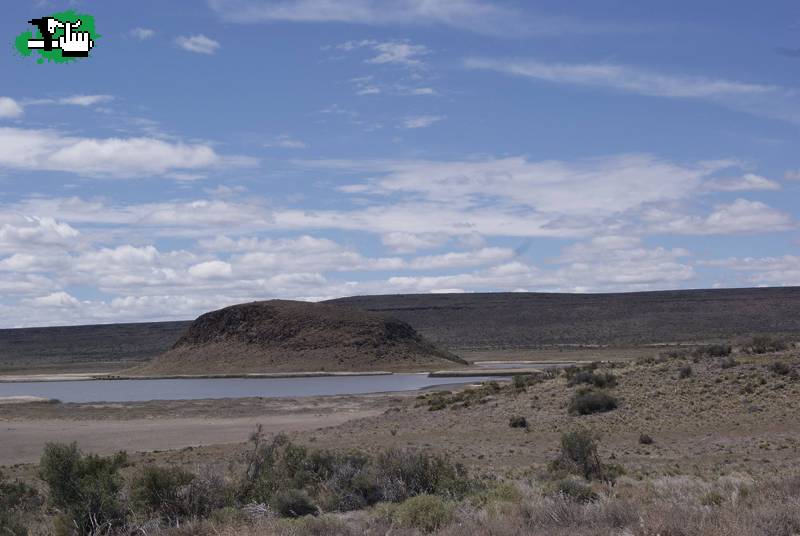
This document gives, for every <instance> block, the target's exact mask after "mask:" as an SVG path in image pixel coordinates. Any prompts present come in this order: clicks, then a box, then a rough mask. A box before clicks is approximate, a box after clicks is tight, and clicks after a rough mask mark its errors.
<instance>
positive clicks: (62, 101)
mask: <svg viewBox="0 0 800 536" xmlns="http://www.w3.org/2000/svg"><path fill="white" fill-rule="evenodd" d="M113 100H114V96H113V95H70V96H68V97H61V98H58V99H28V100H26V101H25V102H24V104H25V106H43V105H60V106H83V107H88V106H94V105H95V104H103V103H106V102H111V101H113Z"/></svg>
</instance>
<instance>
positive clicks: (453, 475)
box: [373, 450, 474, 502]
mask: <svg viewBox="0 0 800 536" xmlns="http://www.w3.org/2000/svg"><path fill="white" fill-rule="evenodd" d="M373 471H374V473H373V474H374V477H375V482H376V484H377V486H378V487H379V489H380V494H379V495H380V500H384V501H390V502H400V501H403V500H405V499H407V498H409V497H413V496H415V495H444V496H446V497H450V498H460V497H463V496H464V495H465V494H466V493H467V492H469V491H471V489H472V488H473V487H474V483H473V482H471V481H470V480H469V479H468V478H467V473H466V470H465V469H464V467H463V466H461V465H458V464H455V465H454V464H452V463H450V462H449V461H448V460H446V459H445V458H442V457H439V456H433V455H425V454H422V453H414V452H405V451H399V450H389V451H386V452H383V453H381V454H379V455H378V456H377V458H376V459H375V461H374V469H373ZM375 502H377V501H375Z"/></svg>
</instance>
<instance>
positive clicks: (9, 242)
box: [0, 217, 80, 252]
mask: <svg viewBox="0 0 800 536" xmlns="http://www.w3.org/2000/svg"><path fill="white" fill-rule="evenodd" d="M0 221H2V220H0ZM79 235H80V233H79V232H78V231H77V230H76V229H74V228H73V227H72V226H70V225H69V224H67V223H64V222H59V221H56V220H55V219H54V218H51V217H27V218H23V217H14V218H12V219H11V222H10V223H2V224H0V252H2V251H11V252H16V251H19V250H21V249H29V248H32V247H36V246H62V247H68V246H70V245H74V242H75V239H76V238H77V237H78V236H79Z"/></svg>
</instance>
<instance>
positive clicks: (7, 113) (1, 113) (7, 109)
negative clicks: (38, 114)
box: [0, 97, 25, 119]
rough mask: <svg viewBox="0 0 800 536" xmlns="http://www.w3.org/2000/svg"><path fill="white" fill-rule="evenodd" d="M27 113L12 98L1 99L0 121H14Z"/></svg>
mask: <svg viewBox="0 0 800 536" xmlns="http://www.w3.org/2000/svg"><path fill="white" fill-rule="evenodd" d="M23 113H25V110H24V109H23V108H22V105H21V104H19V103H18V102H17V101H15V100H14V99H12V98H10V97H0V119H14V118H17V117H19V116H21V115H22V114H23Z"/></svg>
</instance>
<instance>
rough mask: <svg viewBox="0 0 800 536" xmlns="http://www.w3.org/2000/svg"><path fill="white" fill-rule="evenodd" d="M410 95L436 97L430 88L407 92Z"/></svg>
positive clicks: (435, 92)
mask: <svg viewBox="0 0 800 536" xmlns="http://www.w3.org/2000/svg"><path fill="white" fill-rule="evenodd" d="M409 93H410V94H411V95H438V93H437V91H436V90H435V89H433V88H431V87H417V88H414V89H412V90H410V91H409Z"/></svg>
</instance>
